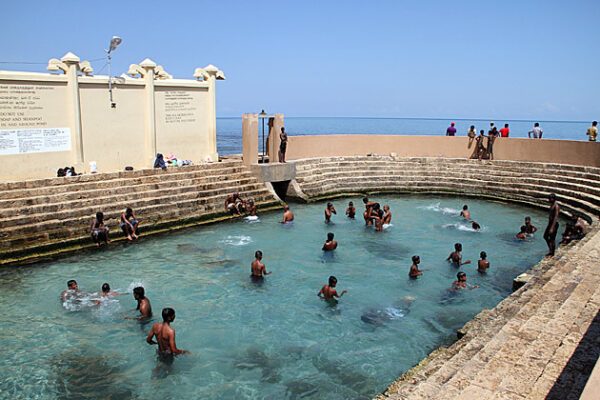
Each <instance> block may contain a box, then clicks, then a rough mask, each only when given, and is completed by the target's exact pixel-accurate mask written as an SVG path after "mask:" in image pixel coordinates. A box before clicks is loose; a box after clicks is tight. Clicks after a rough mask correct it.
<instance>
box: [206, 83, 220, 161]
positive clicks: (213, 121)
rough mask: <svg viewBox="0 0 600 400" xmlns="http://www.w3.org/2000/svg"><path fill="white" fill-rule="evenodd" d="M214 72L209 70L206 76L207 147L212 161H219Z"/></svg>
mask: <svg viewBox="0 0 600 400" xmlns="http://www.w3.org/2000/svg"><path fill="white" fill-rule="evenodd" d="M216 81H217V79H216V76H215V74H213V73H211V72H210V71H209V77H208V107H207V111H206V112H207V113H208V149H209V151H210V158H211V159H212V160H213V161H219V153H218V152H217V94H216V93H215V91H216V89H217V85H216Z"/></svg>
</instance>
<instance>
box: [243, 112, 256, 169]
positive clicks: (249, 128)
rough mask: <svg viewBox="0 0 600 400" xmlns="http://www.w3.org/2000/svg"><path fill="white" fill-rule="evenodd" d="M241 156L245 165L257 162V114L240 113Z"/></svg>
mask: <svg viewBox="0 0 600 400" xmlns="http://www.w3.org/2000/svg"><path fill="white" fill-rule="evenodd" d="M242 157H243V160H244V164H245V165H252V164H258V114H243V115H242Z"/></svg>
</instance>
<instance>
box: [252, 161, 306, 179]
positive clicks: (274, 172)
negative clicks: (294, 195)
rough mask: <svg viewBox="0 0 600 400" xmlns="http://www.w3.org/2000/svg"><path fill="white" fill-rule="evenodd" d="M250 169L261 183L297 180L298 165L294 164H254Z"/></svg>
mask: <svg viewBox="0 0 600 400" xmlns="http://www.w3.org/2000/svg"><path fill="white" fill-rule="evenodd" d="M250 169H251V171H252V173H253V174H254V176H256V178H257V179H258V180H259V182H283V181H291V180H292V179H295V178H296V164H295V163H293V162H290V163H275V164H254V165H251V166H250Z"/></svg>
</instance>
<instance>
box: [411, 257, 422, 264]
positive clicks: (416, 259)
mask: <svg viewBox="0 0 600 400" xmlns="http://www.w3.org/2000/svg"><path fill="white" fill-rule="evenodd" d="M420 258H421V257H419V256H412V262H414V263H416V262H417V261H419V259H420Z"/></svg>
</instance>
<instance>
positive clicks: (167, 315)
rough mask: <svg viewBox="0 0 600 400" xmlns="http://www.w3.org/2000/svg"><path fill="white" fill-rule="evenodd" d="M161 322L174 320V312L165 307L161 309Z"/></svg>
mask: <svg viewBox="0 0 600 400" xmlns="http://www.w3.org/2000/svg"><path fill="white" fill-rule="evenodd" d="M162 319H163V322H171V321H173V320H174V319H175V310H173V309H172V308H171V307H165V308H163V309H162Z"/></svg>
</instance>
